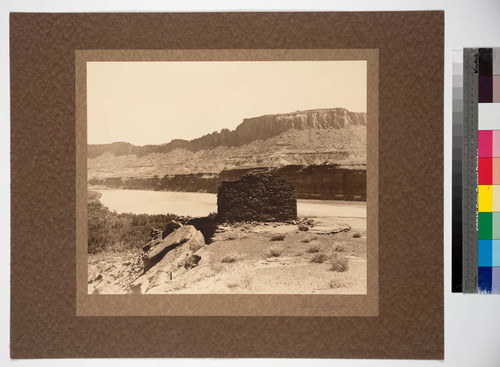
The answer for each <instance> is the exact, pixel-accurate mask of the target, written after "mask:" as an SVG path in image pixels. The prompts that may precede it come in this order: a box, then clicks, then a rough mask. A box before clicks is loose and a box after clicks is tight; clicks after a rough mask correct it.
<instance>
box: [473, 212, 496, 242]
mask: <svg viewBox="0 0 500 367" xmlns="http://www.w3.org/2000/svg"><path fill="white" fill-rule="evenodd" d="M493 214H494V213H491V212H485V213H478V225H479V231H478V236H479V239H480V240H491V239H492V238H493ZM495 214H496V213H495ZM498 214H499V217H498V220H499V221H500V213H498ZM499 232H500V230H499ZM499 234H500V233H499Z"/></svg>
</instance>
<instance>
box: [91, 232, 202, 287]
mask: <svg viewBox="0 0 500 367" xmlns="http://www.w3.org/2000/svg"><path fill="white" fill-rule="evenodd" d="M153 232H154V233H153ZM153 232H152V233H153V237H152V238H150V241H149V242H148V244H147V245H145V246H143V251H144V253H143V254H142V255H140V256H137V255H135V256H134V255H131V254H130V255H127V254H125V255H122V256H119V255H117V256H116V257H115V259H114V261H113V263H109V260H110V259H106V260H104V259H103V260H102V261H97V260H94V261H92V262H89V272H88V293H89V294H125V293H134V294H140V293H146V292H147V291H148V290H149V289H151V288H154V287H158V286H160V285H166V284H167V285H168V283H169V282H170V281H171V280H172V279H174V278H176V277H177V275H179V274H183V273H185V272H186V271H188V270H190V269H192V268H193V267H196V266H197V265H198V263H199V262H200V260H201V256H200V255H199V254H198V252H199V251H200V250H201V249H203V247H204V246H205V241H204V238H203V235H202V233H201V232H200V231H198V230H196V228H195V227H194V226H191V225H186V226H181V227H180V228H178V229H176V230H174V231H173V232H172V233H171V234H169V235H168V236H166V237H165V238H162V231H156V230H154V231H153Z"/></svg>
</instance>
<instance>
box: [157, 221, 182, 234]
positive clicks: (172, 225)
mask: <svg viewBox="0 0 500 367" xmlns="http://www.w3.org/2000/svg"><path fill="white" fill-rule="evenodd" d="M180 227H182V224H181V223H179V222H178V221H176V220H172V221H170V222H168V223H167V225H166V226H165V229H164V230H163V233H162V238H165V237H167V236H168V235H169V234H170V233H172V232H174V231H175V230H177V229H179V228H180Z"/></svg>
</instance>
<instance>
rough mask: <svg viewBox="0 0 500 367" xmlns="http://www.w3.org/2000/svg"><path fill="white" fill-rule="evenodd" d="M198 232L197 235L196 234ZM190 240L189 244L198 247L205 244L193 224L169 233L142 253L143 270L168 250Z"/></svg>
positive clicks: (152, 264)
mask: <svg viewBox="0 0 500 367" xmlns="http://www.w3.org/2000/svg"><path fill="white" fill-rule="evenodd" d="M198 234H199V235H198ZM186 242H190V246H193V247H196V249H199V248H200V247H202V246H203V245H205V241H204V239H203V235H202V234H201V232H199V231H198V230H196V228H195V227H194V226H190V225H188V226H183V227H180V228H179V229H177V230H176V231H174V232H172V233H171V234H169V235H168V236H167V237H165V239H164V240H163V241H162V242H160V243H159V244H157V245H156V246H155V247H153V248H152V249H151V250H150V251H149V252H147V253H146V254H144V257H143V260H144V271H145V272H147V271H148V270H149V269H151V268H152V267H153V266H154V265H156V264H157V263H158V262H159V261H160V260H161V259H162V258H163V257H164V256H165V254H167V253H168V252H169V251H172V250H173V249H175V248H176V247H178V246H180V245H182V244H184V243H186Z"/></svg>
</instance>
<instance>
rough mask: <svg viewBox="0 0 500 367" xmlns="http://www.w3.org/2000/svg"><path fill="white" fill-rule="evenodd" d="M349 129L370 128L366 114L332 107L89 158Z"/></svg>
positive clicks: (118, 146) (111, 147) (108, 148)
mask: <svg viewBox="0 0 500 367" xmlns="http://www.w3.org/2000/svg"><path fill="white" fill-rule="evenodd" d="M349 126H366V113H357V112H350V111H348V110H346V109H345V108H329V109H317V110H307V111H296V112H291V113H284V114H274V115H265V116H260V117H253V118H248V119H244V120H243V122H242V123H241V124H240V125H238V126H237V127H236V129H235V130H229V129H222V130H221V131H220V132H213V133H211V134H207V135H204V136H202V137H200V138H197V139H193V140H190V141H188V140H182V139H174V140H172V141H170V142H169V143H167V144H161V145H144V146H135V145H132V144H130V143H125V142H118V143H111V144H89V145H88V149H87V157H88V158H95V157H98V156H100V155H102V154H104V153H106V152H111V153H113V154H114V155H115V156H120V155H129V154H133V155H136V156H137V157H142V156H145V155H148V154H151V153H168V152H170V151H172V150H174V149H186V150H189V151H192V152H197V151H200V150H206V149H213V148H217V147H219V146H227V147H239V146H241V145H245V144H249V143H251V142H253V141H256V140H266V139H269V138H272V137H274V136H277V135H280V134H281V133H283V132H285V131H287V130H290V129H296V130H306V129H319V130H321V129H337V130H341V129H345V128H347V127H349Z"/></svg>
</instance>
